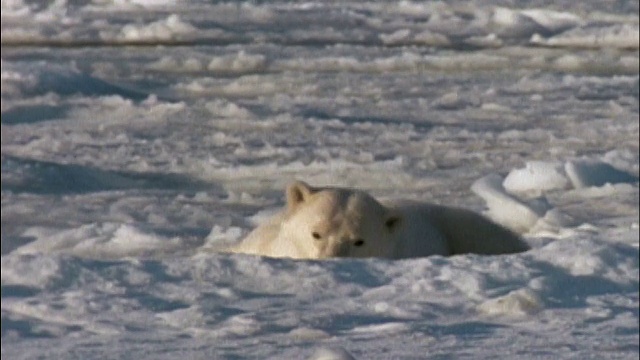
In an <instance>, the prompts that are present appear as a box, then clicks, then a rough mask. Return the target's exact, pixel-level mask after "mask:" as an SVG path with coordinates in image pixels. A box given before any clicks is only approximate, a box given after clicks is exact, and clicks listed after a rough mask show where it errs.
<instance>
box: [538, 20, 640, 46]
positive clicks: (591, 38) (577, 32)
mask: <svg viewBox="0 0 640 360" xmlns="http://www.w3.org/2000/svg"><path fill="white" fill-rule="evenodd" d="M531 42H532V43H535V44H542V45H546V46H562V47H580V48H588V47H611V48H626V49H637V48H638V46H639V45H638V44H639V43H640V30H639V29H638V24H635V25H632V24H615V25H610V26H602V27H587V28H575V29H572V30H570V31H566V32H564V33H562V34H560V35H556V36H552V37H550V38H546V39H545V38H543V37H542V36H540V35H537V34H536V35H534V36H532V37H531Z"/></svg>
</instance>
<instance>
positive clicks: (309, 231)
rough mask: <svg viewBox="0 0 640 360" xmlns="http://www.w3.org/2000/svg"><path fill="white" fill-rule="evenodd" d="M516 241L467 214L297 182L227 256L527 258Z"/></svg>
mask: <svg viewBox="0 0 640 360" xmlns="http://www.w3.org/2000/svg"><path fill="white" fill-rule="evenodd" d="M528 249H529V247H528V246H527V245H526V244H525V243H524V241H523V240H522V239H521V238H520V237H519V236H518V235H516V234H515V233H513V232H511V231H509V230H507V229H505V228H503V227H502V226H500V225H497V224H495V223H493V222H491V221H489V220H488V219H486V218H484V217H482V216H481V215H479V214H476V213H474V212H471V211H468V210H463V209H458V208H452V207H445V206H439V205H433V204H425V203H419V202H412V201H389V202H383V203H381V202H379V201H378V200H376V199H374V198H373V197H372V196H371V195H369V194H367V193H366V192H364V191H360V190H355V189H347V188H332V187H331V188H315V187H312V186H310V185H308V184H306V183H304V182H302V181H296V182H294V183H293V184H291V185H289V186H288V187H287V190H286V206H285V208H284V209H283V210H282V211H281V212H280V213H278V214H277V215H275V216H273V217H272V218H270V219H269V220H268V221H266V222H265V223H263V224H261V225H259V226H258V227H257V228H256V229H254V230H253V231H252V232H251V233H249V235H248V236H247V237H246V238H245V239H244V240H243V241H241V242H240V243H239V244H238V245H235V246H232V247H231V248H228V249H227V251H228V252H234V253H246V254H255V255H262V256H270V257H289V258H295V259H324V258H332V257H383V258H391V259H401V258H412V257H423V256H430V255H443V256H449V255H456V254H465V253H476V254H508V253H517V252H522V251H526V250H528Z"/></svg>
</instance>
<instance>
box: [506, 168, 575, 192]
mask: <svg viewBox="0 0 640 360" xmlns="http://www.w3.org/2000/svg"><path fill="white" fill-rule="evenodd" d="M502 185H503V186H504V188H505V189H506V190H507V191H509V192H512V193H530V194H533V195H538V196H539V195H541V194H542V192H544V191H549V190H554V189H564V188H566V187H567V185H568V180H567V177H566V176H565V175H564V173H563V170H562V164H560V163H553V162H544V161H529V162H527V164H526V165H525V168H524V169H515V170H512V171H511V172H509V175H507V177H506V178H505V179H504V182H503V183H502Z"/></svg>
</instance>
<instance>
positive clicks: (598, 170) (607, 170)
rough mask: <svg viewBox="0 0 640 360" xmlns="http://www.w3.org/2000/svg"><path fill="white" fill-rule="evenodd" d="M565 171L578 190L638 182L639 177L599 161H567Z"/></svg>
mask: <svg viewBox="0 0 640 360" xmlns="http://www.w3.org/2000/svg"><path fill="white" fill-rule="evenodd" d="M564 169H565V171H566V173H567V176H568V177H569V180H571V183H572V184H573V186H574V187H575V188H576V189H580V188H585V187H590V186H603V185H605V184H607V183H609V184H616V183H633V182H636V181H638V178H637V177H635V176H633V175H631V174H628V173H626V172H624V171H620V170H618V169H616V168H614V167H613V166H611V165H609V164H607V163H605V162H602V161H597V160H577V161H567V162H566V163H565V165H564Z"/></svg>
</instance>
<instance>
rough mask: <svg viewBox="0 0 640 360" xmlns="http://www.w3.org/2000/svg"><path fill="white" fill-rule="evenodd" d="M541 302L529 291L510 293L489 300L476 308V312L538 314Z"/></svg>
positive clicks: (513, 314)
mask: <svg viewBox="0 0 640 360" xmlns="http://www.w3.org/2000/svg"><path fill="white" fill-rule="evenodd" d="M541 308H542V301H541V300H540V298H539V297H538V295H537V294H536V293H535V292H534V291H533V290H531V289H527V288H524V289H519V290H515V291H511V292H510V293H508V294H507V295H504V296H500V297H498V298H495V299H489V300H487V301H485V302H483V303H482V304H480V305H479V306H478V310H479V311H481V312H483V313H485V314H488V315H511V316H523V315H529V314H533V313H536V312H538V311H539V310H540V309H541Z"/></svg>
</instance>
